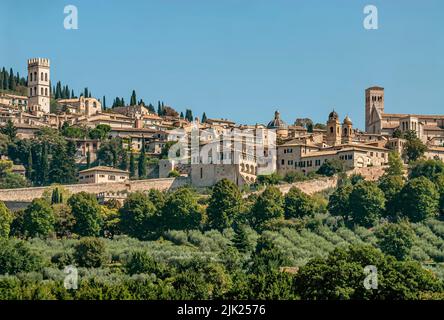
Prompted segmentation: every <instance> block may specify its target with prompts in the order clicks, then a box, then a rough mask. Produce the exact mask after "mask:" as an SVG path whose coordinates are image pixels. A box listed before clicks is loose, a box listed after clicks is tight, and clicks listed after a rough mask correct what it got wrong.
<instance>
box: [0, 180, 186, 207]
mask: <svg viewBox="0 0 444 320" xmlns="http://www.w3.org/2000/svg"><path fill="white" fill-rule="evenodd" d="M187 184H189V179H188V178H186V177H178V178H164V179H148V180H133V181H126V182H105V183H95V184H92V183H91V184H72V185H64V186H63V188H64V189H66V190H68V191H70V192H71V193H78V192H82V191H84V192H88V193H95V194H98V193H100V192H117V191H125V190H126V191H129V192H134V191H143V190H149V189H158V190H170V189H175V188H179V187H181V186H184V185H187ZM47 188H48V187H35V188H20V189H3V190H0V200H1V201H3V202H22V203H23V202H31V201H32V200H33V199H35V198H40V197H41V196H42V195H43V192H44V191H45V190H46V189H47Z"/></svg>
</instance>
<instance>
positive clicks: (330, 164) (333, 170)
mask: <svg viewBox="0 0 444 320" xmlns="http://www.w3.org/2000/svg"><path fill="white" fill-rule="evenodd" d="M344 170H345V168H344V162H343V161H341V160H339V159H332V160H327V161H325V162H324V163H323V164H322V165H321V167H320V168H319V169H318V171H317V173H318V174H321V175H324V176H328V177H331V176H333V175H335V174H337V173H340V172H344Z"/></svg>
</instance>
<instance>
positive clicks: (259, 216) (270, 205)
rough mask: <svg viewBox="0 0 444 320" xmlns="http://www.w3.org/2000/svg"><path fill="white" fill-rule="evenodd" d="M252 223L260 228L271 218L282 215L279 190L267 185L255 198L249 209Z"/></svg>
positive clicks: (279, 217) (282, 203) (282, 200)
mask: <svg viewBox="0 0 444 320" xmlns="http://www.w3.org/2000/svg"><path fill="white" fill-rule="evenodd" d="M251 215H252V216H251V219H252V224H253V226H254V227H255V228H258V229H260V228H262V227H263V226H264V224H265V223H266V222H268V221H269V220H272V219H282V218H283V217H284V197H283V196H282V193H281V191H280V190H279V189H278V188H276V187H274V186H269V187H267V188H266V189H265V190H264V192H262V193H261V194H260V195H259V197H258V198H257V200H256V203H255V204H254V206H253V208H252V210H251Z"/></svg>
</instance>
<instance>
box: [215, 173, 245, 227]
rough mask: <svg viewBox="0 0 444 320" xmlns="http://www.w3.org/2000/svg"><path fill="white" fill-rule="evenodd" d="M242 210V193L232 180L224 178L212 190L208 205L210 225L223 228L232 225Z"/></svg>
mask: <svg viewBox="0 0 444 320" xmlns="http://www.w3.org/2000/svg"><path fill="white" fill-rule="evenodd" d="M241 210H242V195H241V193H240V191H239V188H238V187H237V185H236V184H234V183H233V182H232V181H230V180H227V179H222V180H220V181H218V182H217V183H216V184H215V185H214V187H213V190H212V193H211V197H210V200H209V204H208V207H207V215H208V226H209V227H210V228H213V229H218V230H223V229H225V228H228V227H230V226H231V225H232V224H233V222H234V221H235V220H236V217H237V215H238V214H239V213H240V212H241Z"/></svg>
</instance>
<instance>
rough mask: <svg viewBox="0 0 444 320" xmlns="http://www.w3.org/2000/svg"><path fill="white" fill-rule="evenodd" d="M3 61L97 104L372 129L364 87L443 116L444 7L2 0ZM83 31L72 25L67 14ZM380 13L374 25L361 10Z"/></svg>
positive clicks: (404, 0)
mask: <svg viewBox="0 0 444 320" xmlns="http://www.w3.org/2000/svg"><path fill="white" fill-rule="evenodd" d="M0 1H1V2H0V49H1V50H0V65H1V66H3V65H4V66H6V67H13V68H14V70H15V71H19V72H20V73H21V74H24V73H25V72H26V59H27V58H30V57H48V58H50V59H51V67H52V68H51V72H52V74H51V76H52V81H53V83H54V81H57V80H61V81H62V82H63V83H64V84H68V85H69V86H70V87H72V88H74V90H75V91H76V93H77V94H78V92H79V91H80V90H81V89H83V88H84V87H85V86H88V87H89V89H90V90H91V91H92V94H93V95H95V96H96V97H98V98H101V97H102V95H106V97H107V104H108V105H109V104H110V103H111V101H112V99H113V98H114V97H115V96H123V97H124V98H125V101H127V102H128V101H129V96H130V94H131V90H132V89H135V90H136V92H137V95H138V98H143V99H144V101H145V102H153V103H156V102H157V100H163V101H165V103H166V104H168V105H171V106H173V107H175V108H176V109H177V110H179V111H184V110H185V108H192V110H193V112H194V114H195V115H198V116H200V115H201V114H202V112H203V111H206V113H207V115H208V116H209V117H223V118H230V119H233V120H235V121H236V122H238V123H251V124H254V123H256V122H259V123H266V122H268V121H269V120H270V119H271V118H272V117H273V112H274V110H275V109H276V108H278V109H279V110H280V111H281V114H282V117H283V119H284V120H285V121H287V122H288V123H293V122H294V120H295V118H297V117H310V118H312V119H313V120H314V121H316V122H325V120H326V117H327V115H328V112H329V111H330V110H331V109H332V108H333V107H334V108H335V109H336V110H337V111H338V112H339V114H340V117H341V118H343V117H344V116H345V115H346V114H349V115H350V117H351V118H352V120H353V121H354V123H355V125H356V126H358V127H360V128H362V127H363V124H364V98H363V96H364V89H365V88H366V87H368V86H372V85H380V86H383V87H384V88H385V89H386V110H387V111H388V112H405V113H418V112H421V113H441V114H444V108H443V106H444V102H443V101H444V98H443V95H442V92H443V87H444V79H443V77H444V62H443V61H444V19H443V18H444V1H442V0H424V1H419V0H416V1H410V0H390V1H389V0H385V1H376V0H375V1H373V0H372V1H370V0H368V1H361V0H331V1H326V0H305V1H297V0H287V1H284V0H217V1H216V0H144V1H142V0H140V1H135V0H127V1H123V0H106V1H105V0H93V1H86V0H85V1H78V0H67V1H64V0H57V1H55V0H39V1H25V0H0ZM67 4H74V5H76V6H77V7H78V10H79V30H70V31H67V30H65V29H64V28H63V20H64V14H63V8H64V6H65V5H67ZM366 4H374V5H376V6H377V7H378V9H379V30H371V31H369V30H365V29H364V28H363V26H362V21H363V19H364V14H363V8H364V6H365V5H366Z"/></svg>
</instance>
